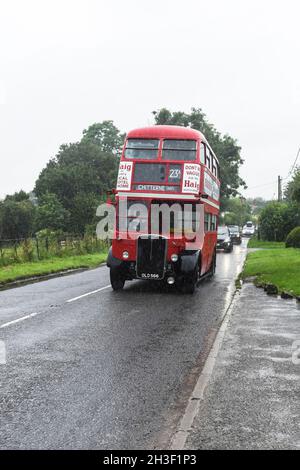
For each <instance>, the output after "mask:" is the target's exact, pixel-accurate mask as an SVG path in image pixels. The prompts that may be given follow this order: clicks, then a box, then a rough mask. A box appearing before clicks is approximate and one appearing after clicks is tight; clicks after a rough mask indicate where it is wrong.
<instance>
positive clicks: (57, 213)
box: [35, 193, 70, 231]
mask: <svg viewBox="0 0 300 470" xmlns="http://www.w3.org/2000/svg"><path fill="white" fill-rule="evenodd" d="M69 217H70V213H69V212H68V211H67V210H66V209H65V208H64V207H63V205H62V203H61V202H60V201H59V199H58V197H57V196H56V194H52V193H46V194H44V195H43V196H42V197H41V198H40V201H39V206H38V208H37V211H36V219H35V229H36V231H39V230H42V229H49V230H65V229H66V228H67V226H68V220H69Z"/></svg>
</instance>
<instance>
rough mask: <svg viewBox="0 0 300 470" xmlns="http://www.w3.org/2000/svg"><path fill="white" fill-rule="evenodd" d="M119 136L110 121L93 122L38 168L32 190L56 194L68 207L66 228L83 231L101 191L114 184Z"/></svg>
mask: <svg viewBox="0 0 300 470" xmlns="http://www.w3.org/2000/svg"><path fill="white" fill-rule="evenodd" d="M106 132H107V134H106ZM120 139H121V137H120V133H119V131H118V130H117V129H116V128H115V126H113V124H112V123H111V121H104V123H102V124H94V125H93V126H90V127H89V128H88V129H87V130H86V131H84V137H83V138H82V140H81V141H80V142H77V143H73V144H69V145H62V146H61V147H60V149H59V152H58V154H57V156H56V157H55V158H53V159H51V160H50V161H49V163H48V165H47V166H46V168H44V170H43V171H42V172H41V174H40V176H39V178H38V180H37V182H36V185H35V192H36V194H37V196H38V198H39V199H41V198H42V197H43V196H44V195H45V194H47V193H51V194H55V195H56V197H57V199H58V201H59V202H60V203H61V204H62V206H63V208H64V209H65V210H66V211H68V214H69V216H68V226H67V229H68V231H69V232H73V233H77V234H83V233H84V229H85V225H87V224H91V223H93V221H95V213H96V207H97V205H99V203H100V201H101V198H103V194H104V193H105V192H106V191H108V190H110V189H112V188H113V187H114V186H115V181H116V177H117V171H118V162H119V160H118V158H117V157H116V153H117V149H118V148H119V146H120V141H121V140H120Z"/></svg>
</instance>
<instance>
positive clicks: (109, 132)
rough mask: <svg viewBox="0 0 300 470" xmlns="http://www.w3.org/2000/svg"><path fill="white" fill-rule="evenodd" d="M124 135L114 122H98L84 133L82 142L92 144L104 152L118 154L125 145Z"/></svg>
mask: <svg viewBox="0 0 300 470" xmlns="http://www.w3.org/2000/svg"><path fill="white" fill-rule="evenodd" d="M123 141H124V135H123V134H121V133H120V131H119V129H118V128H117V127H116V126H115V125H114V123H113V121H103V122H96V123H95V124H92V125H91V126H89V127H88V128H87V129H84V131H83V138H82V142H90V143H92V144H95V145H97V146H98V147H99V149H100V150H102V151H103V152H108V153H113V154H116V153H117V152H118V151H119V150H120V149H121V148H122V145H123Z"/></svg>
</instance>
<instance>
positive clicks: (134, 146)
mask: <svg viewBox="0 0 300 470" xmlns="http://www.w3.org/2000/svg"><path fill="white" fill-rule="evenodd" d="M158 147H159V140H158V139H128V140H127V142H126V148H125V158H129V159H134V158H141V159H143V160H152V159H155V158H157V155H158Z"/></svg>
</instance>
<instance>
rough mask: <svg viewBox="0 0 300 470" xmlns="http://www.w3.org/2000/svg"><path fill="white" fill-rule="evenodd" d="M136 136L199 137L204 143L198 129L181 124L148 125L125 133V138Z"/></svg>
mask: <svg viewBox="0 0 300 470" xmlns="http://www.w3.org/2000/svg"><path fill="white" fill-rule="evenodd" d="M137 137H145V138H153V139H154V138H157V139H164V138H165V139H187V140H188V139H199V138H200V139H201V140H202V141H203V142H205V143H206V139H205V137H204V135H203V134H202V133H201V132H200V131H196V130H195V129H191V128H190V127H182V126H150V127H142V128H140V129H133V130H132V131H129V132H128V134H127V138H129V139H134V138H137Z"/></svg>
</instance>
